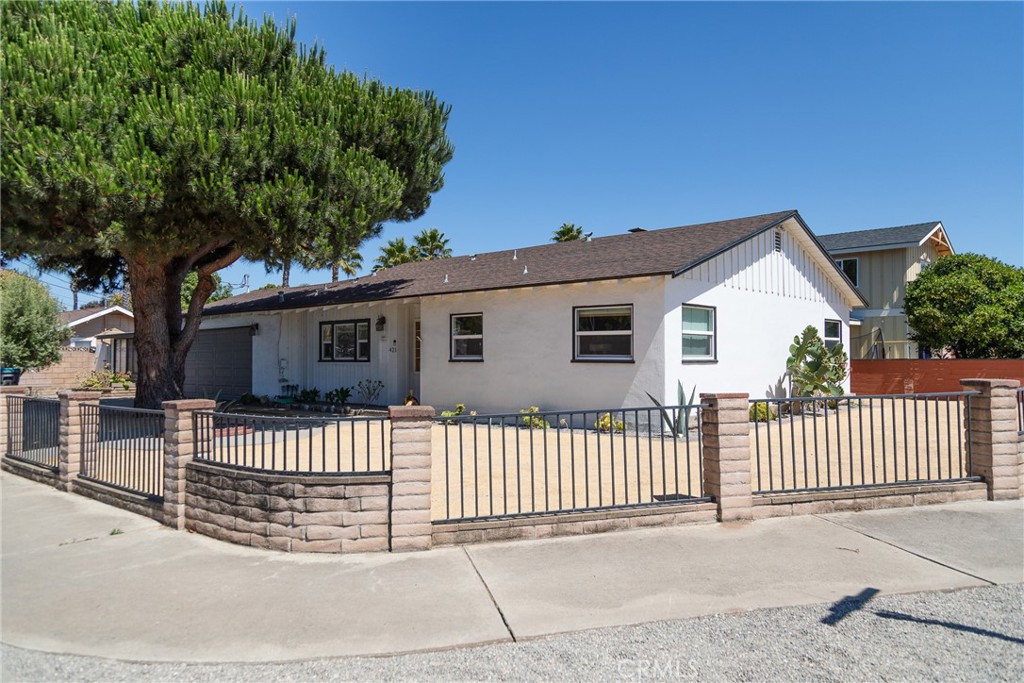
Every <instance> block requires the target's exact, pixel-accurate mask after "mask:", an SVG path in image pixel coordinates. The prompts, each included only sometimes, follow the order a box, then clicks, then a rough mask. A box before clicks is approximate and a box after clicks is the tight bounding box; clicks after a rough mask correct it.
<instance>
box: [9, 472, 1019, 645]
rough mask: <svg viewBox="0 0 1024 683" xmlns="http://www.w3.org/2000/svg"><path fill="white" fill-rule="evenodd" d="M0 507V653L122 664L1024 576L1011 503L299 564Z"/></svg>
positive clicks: (529, 628)
mask: <svg viewBox="0 0 1024 683" xmlns="http://www.w3.org/2000/svg"><path fill="white" fill-rule="evenodd" d="M0 495H2V498H0V504H2V511H3V520H2V532H3V537H2V544H0V545H2V556H0V560H2V563H0V570H2V577H0V583H2V594H0V601H2V603H0V605H2V606H0V616H2V625H0V639H2V641H3V642H5V643H8V644H11V645H16V646H19V647H24V648H30V649H36V650H46V651H52V652H64V653H73V654H84V655H93V656H100V657H110V658H116V659H125V660H137V661H205V662H211V661H218V662H226V661H276V660H287V659H307V658H314V657H331V656H344V655H356V654H362V655H372V654H388V653H396V652H409V651H416V650H429V649H439V648H448V647H456V646H462V645H469V644H479V643H487V642H497V641H508V640H511V639H513V638H516V639H519V638H530V637H536V636H542V635H547V634H552V633H559V632H564V631H574V630H579V629H589V628H596V627H602V626H612V625H621V624H633V623H639V622H645V621H655V620H662V619H678V618H684V617H691V616H697V615H703V614H712V613H721V612H731V611H743V610H750V609H756V608H762V607H778V606H793V605H804V604H821V603H825V604H828V603H834V602H836V601H838V600H841V599H842V598H843V597H845V596H852V595H856V594H858V593H860V592H861V591H863V590H864V589H865V588H876V589H879V590H881V591H882V592H884V593H900V592H912V591H926V590H947V589H956V588H963V587H968V586H980V585H989V584H991V583H1007V582H1021V581H1024V507H1022V504H1021V502H1019V501H1016V502H1006V503H991V502H971V503H957V504H952V505H944V506H934V507H920V508H910V509H905V510H886V511H878V512H862V513H843V514H833V515H821V516H813V517H793V518H784V519H771V520H763V521H759V522H754V523H750V524H744V525H721V524H718V525H710V526H701V527H684V528H674V529H650V530H641V531H631V532H622V533H614V534H603V535H595V536H586V537H574V538H563V539H549V540H543V541H529V542H522V541H521V542H515V543H496V544H490V545H478V546H468V547H465V548H443V549H438V550H434V551H431V552H427V553H411V554H402V555H388V554H376V555H352V556H315V555H289V554H284V553H276V552H270V551H261V550H256V549H251V548H243V547H238V546H232V545H228V544H225V543H220V542H217V541H214V540H212V539H208V538H205V537H202V536H197V535H194V534H187V533H183V532H178V531H171V530H170V529H167V528H165V527H162V526H160V525H158V524H156V523H155V522H152V521H150V520H148V519H146V518H143V517H139V516H136V515H133V514H131V513H127V512H123V511H121V510H117V509H115V508H111V507H108V506H105V505H102V504H100V503H96V502H94V501H91V500H88V499H85V498H82V497H79V496H75V495H68V494H63V493H59V492H57V491H55V490H53V489H50V488H47V487H45V486H43V485H40V484H36V483H33V482H29V481H27V480H23V479H20V478H18V477H15V476H12V475H10V474H7V473H4V474H3V475H0ZM114 530H117V531H119V532H120V533H113V534H112V532H114Z"/></svg>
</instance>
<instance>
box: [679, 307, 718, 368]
mask: <svg viewBox="0 0 1024 683" xmlns="http://www.w3.org/2000/svg"><path fill="white" fill-rule="evenodd" d="M715 353H716V344H715V309H714V308H712V307H710V306H683V360H684V361H687V360H715Z"/></svg>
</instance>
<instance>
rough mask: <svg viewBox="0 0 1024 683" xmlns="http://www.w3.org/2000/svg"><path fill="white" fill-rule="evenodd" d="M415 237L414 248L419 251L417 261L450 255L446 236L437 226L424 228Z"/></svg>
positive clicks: (449, 256)
mask: <svg viewBox="0 0 1024 683" xmlns="http://www.w3.org/2000/svg"><path fill="white" fill-rule="evenodd" d="M415 239H416V250H417V251H419V258H418V259H417V260H418V261H433V260H435V259H442V258H451V256H452V250H451V249H449V248H448V238H447V237H445V236H444V233H443V232H441V231H440V230H438V229H437V228H429V229H428V228H424V229H423V230H422V231H421V232H420V234H418V235H416V237H415Z"/></svg>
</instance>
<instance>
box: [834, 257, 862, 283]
mask: <svg viewBox="0 0 1024 683" xmlns="http://www.w3.org/2000/svg"><path fill="white" fill-rule="evenodd" d="M832 260H833V261H834V262H835V264H836V267H837V268H838V269H839V270H841V271H842V273H843V275H845V276H846V277H847V279H848V280H849V281H850V282H852V283H853V286H854V287H857V288H860V257H859V256H849V257H843V256H838V257H836V258H834V259H832ZM845 261H853V262H854V263H856V264H857V268H856V271H857V277H855V278H852V277H850V275H849V273H847V272H846V270H845V269H844V268H843V263H844V262H845Z"/></svg>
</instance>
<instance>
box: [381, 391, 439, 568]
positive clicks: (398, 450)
mask: <svg viewBox="0 0 1024 683" xmlns="http://www.w3.org/2000/svg"><path fill="white" fill-rule="evenodd" d="M388 418H389V419H390V420H391V503H390V515H391V551H392V552H403V551H406V550H430V546H431V526H430V466H431V462H432V458H431V440H430V436H431V429H432V427H433V425H434V420H433V418H434V409H433V408H431V407H430V406H391V407H390V408H388Z"/></svg>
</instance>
